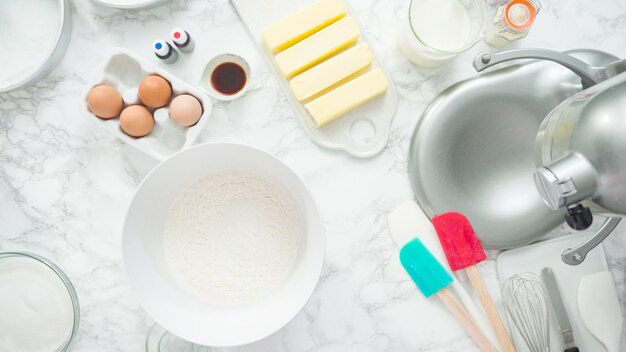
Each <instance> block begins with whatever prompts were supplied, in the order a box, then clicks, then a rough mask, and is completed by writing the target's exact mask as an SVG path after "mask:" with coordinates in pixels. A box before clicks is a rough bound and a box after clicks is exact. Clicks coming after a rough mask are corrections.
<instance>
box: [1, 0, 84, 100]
mask: <svg viewBox="0 0 626 352" xmlns="http://www.w3.org/2000/svg"><path fill="white" fill-rule="evenodd" d="M33 6H35V7H34V8H31V7H33ZM24 8H29V9H30V11H24ZM51 8H55V11H51ZM40 16H44V18H41V17H40ZM52 21H56V22H58V28H57V29H56V32H54V33H47V32H46V33H42V32H41V28H40V27H37V25H40V26H41V25H42V23H52ZM29 28H38V29H39V31H36V33H30V32H29V30H30V29H29ZM50 34H52V35H50ZM71 34H72V16H71V10H70V3H69V0H47V1H44V0H40V1H32V0H31V1H23V0H20V1H6V0H5V1H0V38H3V42H4V43H3V46H4V49H5V50H8V51H9V52H6V53H4V54H3V56H4V57H2V58H0V67H2V69H3V70H4V69H6V67H9V66H11V68H12V69H11V70H9V71H6V72H10V73H11V74H10V76H6V77H5V76H4V75H0V93H2V92H7V91H10V90H13V89H17V88H19V87H22V86H25V85H27V84H29V83H33V82H35V81H37V80H38V79H41V78H43V77H45V76H46V75H47V74H48V73H49V72H50V71H51V70H52V69H53V68H54V67H55V66H56V64H57V63H58V62H59V61H60V60H61V59H62V58H63V56H64V55H65V51H66V49H67V45H68V43H69V41H70V37H71ZM5 35H6V36H7V37H5ZM9 36H11V37H12V38H8V37H9ZM26 38H27V39H28V40H29V42H28V43H24V44H23V45H22V46H20V47H18V48H14V47H13V45H11V44H8V43H15V42H16V41H17V42H21V41H22V40H25V39H26ZM33 50H35V51H36V53H32V51H33ZM14 60H18V61H19V63H20V65H19V67H15V66H14V65H13V61H14Z"/></svg>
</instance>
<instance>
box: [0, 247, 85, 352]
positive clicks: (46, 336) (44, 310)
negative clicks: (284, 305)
mask: <svg viewBox="0 0 626 352" xmlns="http://www.w3.org/2000/svg"><path fill="white" fill-rule="evenodd" d="M73 324H74V310H73V306H72V301H71V299H70V296H69V293H68V290H67V288H66V287H65V284H64V283H63V282H62V281H61V279H60V278H59V277H58V276H57V275H56V274H55V273H54V272H53V271H52V270H51V269H50V268H48V267H47V266H46V265H44V264H43V263H40V262H38V261H36V260H34V259H31V258H24V257H8V258H1V259H0V351H1V352H14V351H15V352H17V351H19V352H47V351H50V352H54V351H57V350H58V348H59V347H60V346H62V345H63V344H64V343H65V342H66V341H67V339H68V338H69V337H70V335H71V333H72V328H73Z"/></svg>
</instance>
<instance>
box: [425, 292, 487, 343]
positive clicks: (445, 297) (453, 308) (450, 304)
mask: <svg viewBox="0 0 626 352" xmlns="http://www.w3.org/2000/svg"><path fill="white" fill-rule="evenodd" d="M437 296H439V299H441V301H442V302H443V304H445V305H446V307H447V308H448V310H449V311H450V313H452V315H453V316H454V317H455V318H456V320H457V321H458V322H459V324H461V326H463V328H464V329H465V331H467V332H468V333H469V334H470V336H471V337H472V338H473V339H474V341H476V344H478V346H479V347H480V349H481V351H483V352H497V351H498V350H496V348H495V347H494V346H493V345H492V344H491V342H489V339H487V337H486V336H485V334H484V333H483V332H482V330H480V328H479V327H478V326H477V325H476V324H475V323H474V321H473V320H472V318H471V317H470V316H469V314H467V312H466V311H465V309H463V306H461V303H459V301H457V299H456V298H455V297H454V296H453V295H452V293H451V292H450V291H449V290H448V289H447V288H444V289H443V290H440V291H439V292H437Z"/></svg>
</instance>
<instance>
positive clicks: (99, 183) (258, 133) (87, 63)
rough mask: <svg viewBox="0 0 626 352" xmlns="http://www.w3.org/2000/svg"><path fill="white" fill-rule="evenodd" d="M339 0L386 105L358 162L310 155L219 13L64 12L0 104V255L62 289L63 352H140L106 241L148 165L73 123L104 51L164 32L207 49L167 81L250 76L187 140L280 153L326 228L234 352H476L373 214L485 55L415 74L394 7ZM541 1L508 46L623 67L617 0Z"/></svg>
mask: <svg viewBox="0 0 626 352" xmlns="http://www.w3.org/2000/svg"><path fill="white" fill-rule="evenodd" d="M350 2H351V4H352V5H353V7H354V8H355V10H356V12H357V15H358V17H359V19H360V20H361V21H362V22H363V23H364V24H365V27H366V28H365V31H366V34H367V35H368V36H369V37H370V38H371V39H372V40H373V42H374V45H375V46H376V47H378V49H379V51H380V52H381V53H382V56H383V61H384V64H385V65H386V66H387V67H388V68H389V70H390V72H391V75H392V77H393V79H394V81H395V84H396V85H397V88H398V91H399V95H400V103H399V107H398V111H397V115H396V117H395V119H394V121H393V125H392V132H391V138H390V140H389V143H388V145H387V148H386V149H385V150H384V151H383V152H382V153H381V154H380V155H378V156H376V157H374V158H371V159H365V160H361V159H355V158H351V157H349V156H347V155H345V154H343V153H341V152H329V151H327V150H323V149H320V148H319V147H317V146H316V145H315V144H313V143H312V142H311V140H310V139H309V138H308V137H307V135H306V134H305V132H304V130H303V128H302V127H301V125H300V122H299V121H298V120H296V119H295V118H294V116H293V113H292V111H291V109H290V107H289V105H288V102H287V101H286V98H285V96H284V94H283V93H282V92H281V91H280V89H279V88H278V86H277V82H276V81H275V79H274V78H273V76H272V75H271V74H270V72H269V69H268V67H267V66H266V64H265V62H264V61H263V60H262V58H261V56H260V55H259V53H258V52H257V48H256V47H254V46H253V45H252V42H251V40H250V39H249V38H248V35H247V33H246V32H245V30H244V28H243V26H242V24H241V23H240V21H239V18H238V17H237V14H236V13H235V11H234V10H233V8H232V7H231V5H230V4H229V2H228V0H175V1H172V2H170V3H168V4H166V5H164V6H161V7H157V8H154V9H151V10H146V11H121V10H112V9H108V8H103V7H98V6H95V5H93V4H92V3H91V2H90V1H89V0H73V2H72V5H73V6H72V9H73V10H74V11H73V12H74V16H73V32H72V40H71V43H70V45H69V49H68V52H67V54H66V56H65V57H64V59H63V61H62V62H61V63H60V65H59V66H58V67H57V68H56V69H55V70H54V71H53V72H52V73H51V74H50V75H49V76H48V77H47V78H46V79H44V80H42V81H40V82H38V83H37V84H35V85H33V86H29V87H27V88H25V89H21V90H17V91H14V92H10V93H7V94H0V132H1V133H0V199H1V200H2V201H1V202H0V250H1V251H6V250H20V251H31V252H35V253H38V254H41V255H43V256H46V257H48V258H50V259H52V260H53V261H55V262H56V263H58V264H59V265H60V266H61V267H62V268H63V269H64V270H65V271H66V273H67V274H68V275H69V277H70V278H71V279H72V281H73V282H74V285H75V286H76V290H77V292H78V295H79V297H80V304H81V313H82V314H81V322H80V331H79V333H78V335H77V338H76V340H75V342H74V344H73V347H72V349H71V350H72V351H90V352H97V351H140V350H142V349H143V344H144V340H145V336H146V333H147V332H148V329H149V327H150V326H151V324H152V321H151V319H150V318H149V317H148V316H147V315H146V314H145V313H144V312H143V311H142V309H141V308H140V307H139V306H138V303H137V301H136V300H135V299H134V297H133V294H132V292H131V289H130V287H129V284H128V282H127V279H126V276H125V273H124V269H123V267H122V262H121V257H120V229H121V223H122V219H123V216H124V212H125V209H126V207H127V205H128V202H129V200H130V198H131V196H132V194H133V191H134V190H135V188H136V187H137V184H138V183H139V182H140V180H141V179H142V178H143V177H144V176H145V175H146V173H147V171H149V170H150V169H151V168H152V167H154V166H155V165H156V162H155V161H153V160H151V159H150V158H148V157H146V156H144V155H142V154H140V153H139V152H136V151H134V150H133V149H132V148H130V147H128V146H126V145H124V144H123V143H122V142H121V141H119V140H117V139H116V138H115V137H113V136H112V135H109V134H108V133H107V132H106V131H103V130H100V129H99V128H98V126H96V125H95V124H93V123H92V122H91V121H89V120H88V119H87V118H85V117H84V116H83V115H81V113H80V111H81V104H83V97H84V95H85V93H86V91H87V89H88V88H89V87H88V82H89V76H90V75H91V74H92V73H93V72H94V70H95V68H96V67H97V66H98V65H99V64H100V62H101V60H102V59H103V56H104V55H105V53H106V52H107V50H109V49H110V48H111V47H114V46H124V47H127V48H130V49H132V50H134V51H136V52H137V53H139V54H141V55H143V56H145V57H147V58H150V59H153V56H152V54H151V53H150V48H151V43H152V41H153V40H154V39H156V38H157V37H164V36H166V35H167V34H168V33H169V31H170V30H171V28H172V27H174V26H181V27H184V28H186V29H187V30H189V32H190V33H191V34H192V36H194V37H195V38H196V40H200V41H203V42H205V43H210V50H207V51H203V52H200V51H198V50H196V52H194V54H192V55H186V56H183V57H182V58H181V59H180V60H179V62H178V63H177V64H175V65H173V66H168V67H167V69H170V70H171V71H172V72H173V73H175V74H178V75H179V76H180V77H181V78H183V79H186V80H187V81H189V82H195V81H196V79H197V78H196V77H197V74H198V73H199V70H201V64H202V63H203V62H205V60H207V59H208V58H209V57H211V56H212V55H213V54H216V53H219V52H223V51H232V52H235V53H239V54H241V55H243V56H245V57H246V58H248V59H249V61H250V63H251V65H252V69H253V72H254V75H253V80H252V86H251V89H250V91H249V92H248V93H247V94H246V95H245V96H244V97H243V98H241V99H239V100H236V101H234V102H231V103H220V104H218V105H217V106H216V109H215V111H214V113H213V116H212V117H211V121H210V122H209V123H208V124H207V126H206V128H205V130H204V132H203V134H202V135H201V137H200V142H216V141H235V142H242V143H248V144H251V145H254V146H257V147H260V148H262V149H264V150H267V151H269V152H271V153H274V154H276V155H277V156H279V157H280V158H281V159H282V160H284V161H285V162H286V163H287V164H288V165H289V166H291V167H292V168H293V169H294V170H295V171H296V172H297V173H298V174H299V175H301V176H302V177H303V179H304V181H305V183H306V184H307V185H308V187H309V188H310V190H311V192H312V194H313V196H314V198H315V199H316V200H317V202H318V204H319V206H320V209H321V212H322V216H323V218H324V224H325V227H326V232H327V257H326V264H325V269H324V273H323V277H322V280H321V282H320V284H319V286H318V288H317V290H316V292H315V293H314V295H313V297H312V298H311V300H310V301H309V303H308V304H307V305H306V307H305V308H304V310H303V311H302V312H301V313H300V314H299V315H298V316H297V317H296V318H295V319H294V320H293V321H292V322H291V323H289V324H288V325H287V326H286V327H285V328H284V329H282V330H280V331H279V332H277V333H276V334H274V335H272V336H270V337H269V338H267V339H265V340H263V341H260V342H258V343H256V344H253V345H251V346H247V347H245V348H242V349H241V350H245V351H272V352H277V351H311V350H316V351H409V350H410V351H433V352H435V351H474V350H475V349H476V347H475V346H474V344H473V342H472V341H471V340H470V339H469V337H468V336H467V335H466V334H465V333H464V332H463V331H462V330H461V329H460V328H459V327H458V326H457V325H456V324H455V323H454V322H453V321H452V319H451V318H449V317H448V315H447V314H443V313H439V312H438V311H439V310H442V309H443V308H442V307H441V306H439V303H433V309H432V310H427V311H426V310H419V309H418V307H419V305H418V304H417V303H416V302H417V300H416V298H417V297H418V295H420V293H418V292H417V290H416V289H415V287H414V285H413V283H412V282H409V281H408V279H407V277H406V275H405V274H404V273H403V271H402V269H401V267H400V265H399V264H398V262H397V260H396V255H397V252H396V250H395V247H394V246H393V244H392V242H391V239H390V236H389V234H388V230H387V217H386V214H387V213H388V212H389V211H391V210H393V208H394V207H395V206H396V205H398V204H399V203H400V202H402V201H404V200H407V199H410V198H411V197H412V193H411V189H410V186H409V183H408V180H407V172H406V169H407V167H406V153H407V149H408V145H409V140H410V136H411V133H412V131H413V128H414V126H415V124H416V121H417V120H418V119H419V116H420V114H421V112H422V111H423V109H424V108H425V107H426V105H427V104H428V102H429V101H431V100H432V99H433V98H434V97H435V96H436V95H437V94H438V93H439V92H441V91H442V90H443V89H445V88H446V87H447V86H449V85H450V84H452V83H454V82H457V81H459V80H461V79H464V78H467V77H470V76H473V75H475V73H474V72H473V69H472V67H471V64H470V63H471V59H472V58H473V54H475V53H476V52H478V51H480V50H483V49H484V48H485V46H484V45H483V44H479V45H477V46H476V47H474V48H473V49H472V50H471V51H470V52H468V53H466V54H464V55H461V56H460V57H458V58H457V59H456V60H454V61H453V62H451V63H450V64H448V65H445V66H443V67H441V68H439V69H436V70H425V69H419V68H417V67H415V66H413V65H411V64H410V63H409V62H408V61H407V60H406V59H405V58H404V57H403V56H402V55H401V53H400V52H399V50H398V49H397V47H396V44H395V31H396V24H397V19H398V18H400V17H401V16H402V15H403V14H404V13H405V11H406V7H407V6H408V1H407V0H385V1H382V0H350ZM543 2H544V7H543V8H542V10H541V13H540V15H539V17H538V23H537V25H536V27H535V28H534V29H533V31H532V32H531V34H530V35H529V37H528V38H526V39H525V40H523V41H522V42H521V43H519V44H517V45H518V46H526V47H532V46H537V47H545V48H551V49H556V50H567V49H573V48H581V47H583V48H593V49H600V50H604V51H607V52H610V53H613V54H615V55H618V56H621V57H625V56H626V44H625V42H624V33H626V2H624V1H623V0H602V1H594V2H590V1H585V0H571V1H567V2H563V1H556V0H544V1H543ZM154 60H156V59H154ZM622 232H624V231H622ZM605 248H606V251H607V253H608V256H609V265H610V267H611V269H612V272H613V274H614V277H615V279H616V281H617V282H618V286H619V290H620V295H621V297H622V300H623V298H624V293H625V292H626V284H625V282H624V276H625V270H626V269H625V268H624V266H625V260H624V257H625V256H626V235H625V234H621V235H620V234H615V235H613V236H612V237H611V238H610V239H609V240H608V241H607V242H606V244H605ZM490 254H492V255H491V258H492V259H491V260H490V261H489V262H488V263H486V264H485V265H482V266H481V267H480V269H481V271H482V272H483V273H484V275H485V276H486V277H487V281H488V284H489V286H490V287H491V288H494V289H495V288H496V285H497V282H496V279H495V270H494V264H493V257H494V255H493V254H495V253H490ZM493 291H494V292H495V291H496V290H493ZM259 323H262V322H259Z"/></svg>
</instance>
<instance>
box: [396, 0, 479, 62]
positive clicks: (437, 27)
mask: <svg viewBox="0 0 626 352" xmlns="http://www.w3.org/2000/svg"><path fill="white" fill-rule="evenodd" d="M408 17H409V18H408V20H403V26H402V27H401V29H400V31H401V33H400V37H399V44H400V48H401V50H402V51H403V52H404V54H405V55H406V56H407V58H408V59H409V60H411V61H412V62H413V63H415V64H417V65H420V66H426V67H432V66H437V65H439V64H441V63H443V61H445V60H447V59H449V58H451V57H453V56H454V55H455V54H456V53H458V52H460V51H463V50H464V49H466V48H467V46H468V45H469V44H471V42H472V41H473V40H474V39H475V38H474V37H475V32H476V31H475V29H473V28H472V19H471V17H470V14H469V13H468V10H467V9H466V7H465V6H463V4H462V3H461V2H460V1H459V0H414V1H413V2H412V4H411V8H410V10H409V16H408ZM473 32H474V33H473Z"/></svg>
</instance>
